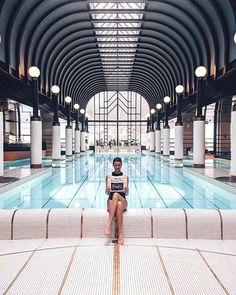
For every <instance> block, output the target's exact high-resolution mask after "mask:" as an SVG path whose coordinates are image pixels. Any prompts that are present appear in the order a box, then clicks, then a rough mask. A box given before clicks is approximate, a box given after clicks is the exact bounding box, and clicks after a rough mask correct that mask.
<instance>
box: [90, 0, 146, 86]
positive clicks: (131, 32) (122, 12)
mask: <svg viewBox="0 0 236 295" xmlns="http://www.w3.org/2000/svg"><path fill="white" fill-rule="evenodd" d="M89 5H90V9H91V17H92V23H93V25H94V28H95V33H96V36H97V45H98V47H99V52H100V57H101V63H102V67H103V72H104V77H105V81H106V82H107V83H109V85H111V83H113V84H116V85H117V87H118V86H119V83H120V82H121V83H122V85H126V84H127V86H128V85H129V82H130V78H131V74H132V69H133V65H134V61H135V54H136V50H137V44H138V36H139V34H140V29H141V24H142V18H143V11H144V8H145V2H123V3H119V2H109V3H108V2H106V3H104V2H93V3H89ZM132 36H133V37H132Z"/></svg>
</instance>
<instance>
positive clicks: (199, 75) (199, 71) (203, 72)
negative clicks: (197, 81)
mask: <svg viewBox="0 0 236 295" xmlns="http://www.w3.org/2000/svg"><path fill="white" fill-rule="evenodd" d="M206 73H207V70H206V68H205V67H203V66H200V67H198V68H196V70H195V75H196V77H197V78H204V77H205V76H206Z"/></svg>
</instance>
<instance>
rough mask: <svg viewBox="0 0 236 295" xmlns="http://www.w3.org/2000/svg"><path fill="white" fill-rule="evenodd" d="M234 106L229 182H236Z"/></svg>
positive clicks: (235, 122)
mask: <svg viewBox="0 0 236 295" xmlns="http://www.w3.org/2000/svg"><path fill="white" fill-rule="evenodd" d="M235 134H236V104H235V103H234V106H233V110H232V112H231V167H230V174H231V181H233V182H235V181H236V136H235Z"/></svg>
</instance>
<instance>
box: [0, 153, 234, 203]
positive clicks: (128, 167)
mask: <svg viewBox="0 0 236 295" xmlns="http://www.w3.org/2000/svg"><path fill="white" fill-rule="evenodd" d="M114 156H115V155H113V154H110V155H104V154H102V155H96V154H92V155H82V156H81V157H80V158H79V159H77V160H75V161H73V162H65V161H63V162H62V164H61V167H60V168H53V169H49V172H47V173H45V175H43V176H41V177H38V178H37V179H35V180H32V181H30V182H28V183H26V184H23V185H20V186H19V187H17V188H15V189H12V190H11V191H8V192H6V193H3V194H1V197H0V208H5V209H7V208H66V207H71V208H76V207H82V208H91V207H93V208H106V202H107V196H106V195H105V193H104V191H105V175H106V174H107V173H110V172H111V171H112V164H111V163H112V159H113V158H114ZM120 156H121V158H122V159H123V167H122V168H123V169H122V170H123V172H124V173H127V174H128V175H129V191H130V193H129V195H128V196H127V200H128V203H129V207H130V208H154V207H158V208H221V209H230V208H231V209H233V208H236V198H235V196H234V195H233V194H231V193H229V192H225V191H223V190H222V189H221V188H218V187H216V186H214V185H212V184H210V183H207V182H205V181H202V180H200V179H198V178H196V177H194V176H192V175H191V174H190V173H187V172H185V171H184V170H183V169H182V168H176V167H174V166H173V165H171V164H170V163H168V162H163V161H161V160H160V159H158V158H157V157H155V155H154V156H152V155H142V156H140V155H135V154H123V155H120Z"/></svg>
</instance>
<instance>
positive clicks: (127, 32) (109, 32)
mask: <svg viewBox="0 0 236 295" xmlns="http://www.w3.org/2000/svg"><path fill="white" fill-rule="evenodd" d="M138 33H139V32H138V31H132V30H123V31H120V30H119V29H117V28H115V29H114V30H107V29H106V30H99V31H96V35H116V36H120V35H121V36H124V35H137V34H138Z"/></svg>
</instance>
